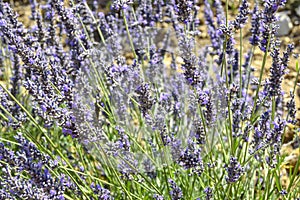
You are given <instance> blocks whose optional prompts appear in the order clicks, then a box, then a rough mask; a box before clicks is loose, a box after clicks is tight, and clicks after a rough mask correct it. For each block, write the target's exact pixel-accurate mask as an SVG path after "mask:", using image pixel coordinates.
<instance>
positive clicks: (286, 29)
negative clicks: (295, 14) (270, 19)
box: [277, 12, 293, 37]
mask: <svg viewBox="0 0 300 200" xmlns="http://www.w3.org/2000/svg"><path fill="white" fill-rule="evenodd" d="M277 17H278V22H277V24H278V25H279V29H278V33H277V36H279V37H281V36H287V35H288V34H289V33H290V32H291V30H292V28H293V23H292V21H291V18H290V17H289V16H288V12H279V13H278V14H277Z"/></svg>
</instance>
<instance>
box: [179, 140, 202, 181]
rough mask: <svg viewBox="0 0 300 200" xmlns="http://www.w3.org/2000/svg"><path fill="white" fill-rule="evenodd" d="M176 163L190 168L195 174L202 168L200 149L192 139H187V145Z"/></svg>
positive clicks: (199, 172) (200, 171)
mask: <svg viewBox="0 0 300 200" xmlns="http://www.w3.org/2000/svg"><path fill="white" fill-rule="evenodd" d="M177 163H178V164H179V165H180V166H182V167H183V168H184V169H192V171H193V173H195V174H197V175H200V174H201V173H202V172H203V170H204V165H203V161H202V158H201V149H200V148H199V147H197V145H196V144H195V143H194V142H193V141H188V146H187V147H186V149H185V150H183V151H182V152H181V153H180V156H179V158H178V160H177Z"/></svg>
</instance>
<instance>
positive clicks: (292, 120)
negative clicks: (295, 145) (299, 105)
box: [286, 91, 297, 124]
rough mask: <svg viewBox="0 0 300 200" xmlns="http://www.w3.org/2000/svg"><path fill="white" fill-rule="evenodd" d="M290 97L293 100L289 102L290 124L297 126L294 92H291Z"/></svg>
mask: <svg viewBox="0 0 300 200" xmlns="http://www.w3.org/2000/svg"><path fill="white" fill-rule="evenodd" d="M290 97H291V99H290V100H289V101H288V102H287V105H286V107H287V110H288V114H287V116H288V122H289V123H291V124H296V123H297V121H296V120H295V119H296V112H297V111H296V104H295V95H294V94H293V92H292V91H290Z"/></svg>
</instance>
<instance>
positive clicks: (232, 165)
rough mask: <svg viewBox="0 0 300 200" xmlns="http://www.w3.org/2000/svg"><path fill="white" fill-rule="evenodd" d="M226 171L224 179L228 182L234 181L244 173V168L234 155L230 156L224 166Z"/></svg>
mask: <svg viewBox="0 0 300 200" xmlns="http://www.w3.org/2000/svg"><path fill="white" fill-rule="evenodd" d="M225 169H226V171H227V174H228V175H227V176H226V181H227V182H228V183H235V182H237V181H238V180H239V178H240V177H241V176H242V174H243V173H244V168H243V167H242V166H241V164H240V163H239V162H238V160H237V158H236V157H230V160H229V165H228V166H225Z"/></svg>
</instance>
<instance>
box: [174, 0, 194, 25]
mask: <svg viewBox="0 0 300 200" xmlns="http://www.w3.org/2000/svg"><path fill="white" fill-rule="evenodd" d="M193 4H194V2H193V1H191V0H175V8H174V10H175V12H176V14H177V15H178V17H179V20H180V21H182V22H184V23H188V22H191V21H192V11H193V6H194V5H193Z"/></svg>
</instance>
